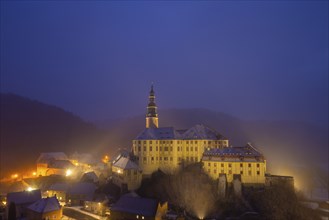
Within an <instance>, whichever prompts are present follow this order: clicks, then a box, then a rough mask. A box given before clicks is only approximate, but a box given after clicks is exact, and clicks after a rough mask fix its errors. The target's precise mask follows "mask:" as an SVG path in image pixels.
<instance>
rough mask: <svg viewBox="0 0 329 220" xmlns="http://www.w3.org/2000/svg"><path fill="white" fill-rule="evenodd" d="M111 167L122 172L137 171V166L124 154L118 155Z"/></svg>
mask: <svg viewBox="0 0 329 220" xmlns="http://www.w3.org/2000/svg"><path fill="white" fill-rule="evenodd" d="M112 166H113V167H118V168H121V169H124V170H139V167H138V165H137V164H136V163H135V162H134V161H132V160H131V159H130V157H129V156H127V157H126V155H124V154H120V155H119V156H118V157H117V158H116V159H115V160H114V161H113V162H112Z"/></svg>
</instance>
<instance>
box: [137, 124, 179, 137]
mask: <svg viewBox="0 0 329 220" xmlns="http://www.w3.org/2000/svg"><path fill="white" fill-rule="evenodd" d="M149 139H180V134H179V133H178V132H176V131H175V129H174V128H173V127H164V128H146V129H144V131H142V132H141V133H140V134H139V135H138V136H137V138H136V140H149Z"/></svg>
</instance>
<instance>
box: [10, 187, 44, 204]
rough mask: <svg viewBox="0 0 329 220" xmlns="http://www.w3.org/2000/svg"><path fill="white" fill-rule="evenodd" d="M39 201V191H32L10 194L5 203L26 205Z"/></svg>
mask: <svg viewBox="0 0 329 220" xmlns="http://www.w3.org/2000/svg"><path fill="white" fill-rule="evenodd" d="M39 199H41V191H40V189H36V190H32V191H22V192H12V193H8V194H7V203H8V204H10V203H11V202H14V203H15V204H16V205H20V204H28V203H32V202H35V201H37V200H39Z"/></svg>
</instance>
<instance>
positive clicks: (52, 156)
mask: <svg viewBox="0 0 329 220" xmlns="http://www.w3.org/2000/svg"><path fill="white" fill-rule="evenodd" d="M52 160H68V158H67V156H66V154H65V153H63V152H47V153H41V154H40V156H39V158H38V160H37V163H49V162H50V161H52Z"/></svg>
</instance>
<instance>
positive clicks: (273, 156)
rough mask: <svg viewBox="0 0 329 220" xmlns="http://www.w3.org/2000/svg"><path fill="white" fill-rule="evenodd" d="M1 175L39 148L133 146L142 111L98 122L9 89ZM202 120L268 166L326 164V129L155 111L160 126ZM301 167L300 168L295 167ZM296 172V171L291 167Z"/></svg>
mask: <svg viewBox="0 0 329 220" xmlns="http://www.w3.org/2000/svg"><path fill="white" fill-rule="evenodd" d="M0 101H1V105H0V106H1V108H0V113H1V114H0V116H1V117H0V129H1V130H0V144H1V145H0V146H1V148H0V152H1V155H0V159H1V160H0V165H1V167H0V168H1V170H0V176H3V175H4V174H5V173H8V172H11V171H13V170H15V169H20V170H21V169H22V167H24V168H26V169H31V170H32V169H33V168H34V167H33V166H34V163H35V160H36V159H37V157H38V155H39V153H40V152H46V151H63V152H65V153H68V154H70V153H73V152H74V151H78V152H87V153H88V152H89V153H94V154H102V153H109V154H110V156H111V157H113V156H114V154H115V153H117V152H118V150H119V149H120V148H126V149H130V148H131V140H133V139H134V138H135V137H136V136H137V135H138V134H139V133H140V132H141V131H142V130H143V129H144V128H145V115H138V116H134V117H130V118H125V119H120V120H115V121H113V120H111V121H102V122H101V123H97V127H96V125H94V124H92V123H88V122H85V121H84V120H82V119H81V118H79V117H78V116H76V115H74V114H72V113H70V112H67V111H64V110H63V109H60V108H58V107H55V106H52V105H47V104H44V103H41V102H38V101H34V100H31V99H28V98H24V97H21V96H17V95H13V94H1V100H0ZM200 123H201V124H205V125H207V126H209V127H212V128H214V129H216V130H218V131H219V132H220V133H221V134H222V135H224V136H226V137H227V138H228V139H229V140H230V143H231V145H233V146H241V145H244V144H246V143H247V142H251V143H252V144H254V146H256V147H257V148H258V149H260V150H261V151H262V152H264V154H265V156H266V158H267V162H268V168H269V169H268V171H270V172H272V173H275V174H282V175H288V174H291V172H290V171H291V167H292V166H301V167H305V165H307V166H306V167H310V165H311V166H323V167H328V128H321V127H317V126H315V125H312V124H308V123H303V122H295V121H246V120H241V119H238V118H236V117H232V116H230V115H228V114H225V113H221V112H215V111H211V110H207V109H167V110H161V109H160V110H159V124H160V126H161V127H164V126H173V127H175V128H178V129H182V128H189V127H191V126H193V125H195V124H200ZM298 172H299V171H298ZM294 174H296V172H294Z"/></svg>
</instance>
